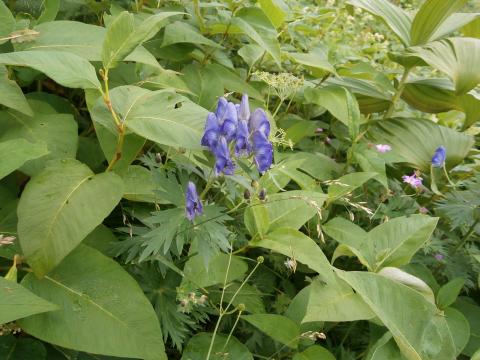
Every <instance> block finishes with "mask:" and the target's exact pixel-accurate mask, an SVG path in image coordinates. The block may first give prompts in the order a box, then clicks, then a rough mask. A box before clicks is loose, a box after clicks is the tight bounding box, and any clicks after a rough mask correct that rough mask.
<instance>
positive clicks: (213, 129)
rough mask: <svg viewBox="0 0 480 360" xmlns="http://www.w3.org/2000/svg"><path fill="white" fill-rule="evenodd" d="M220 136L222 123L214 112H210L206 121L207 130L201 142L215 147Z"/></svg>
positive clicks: (211, 147)
mask: <svg viewBox="0 0 480 360" xmlns="http://www.w3.org/2000/svg"><path fill="white" fill-rule="evenodd" d="M219 136H220V124H219V122H218V118H217V116H216V115H215V114H214V113H209V114H208V116H207V122H206V123H205V132H204V133H203V137H202V141H201V144H202V145H203V146H208V147H209V148H210V149H214V148H215V146H216V145H217V142H218V137H219Z"/></svg>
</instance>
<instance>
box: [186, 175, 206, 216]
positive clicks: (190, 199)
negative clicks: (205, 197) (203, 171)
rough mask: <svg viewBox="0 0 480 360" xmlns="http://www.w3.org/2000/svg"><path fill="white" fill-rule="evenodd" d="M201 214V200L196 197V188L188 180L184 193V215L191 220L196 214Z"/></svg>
mask: <svg viewBox="0 0 480 360" xmlns="http://www.w3.org/2000/svg"><path fill="white" fill-rule="evenodd" d="M202 214H203V205H202V201H201V200H200V198H199V197H198V194H197V188H196V187H195V184H194V183H193V182H191V181H189V182H188V185H187V192H186V194H185V216H186V217H187V219H188V220H190V221H193V219H195V217H196V216H199V215H202Z"/></svg>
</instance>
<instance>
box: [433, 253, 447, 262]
mask: <svg viewBox="0 0 480 360" xmlns="http://www.w3.org/2000/svg"><path fill="white" fill-rule="evenodd" d="M443 259H445V256H443V255H442V254H435V260H437V261H442V260H443Z"/></svg>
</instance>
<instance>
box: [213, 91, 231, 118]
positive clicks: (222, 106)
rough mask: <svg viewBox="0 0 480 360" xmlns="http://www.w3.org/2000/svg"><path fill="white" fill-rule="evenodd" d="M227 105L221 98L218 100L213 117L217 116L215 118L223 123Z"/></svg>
mask: <svg viewBox="0 0 480 360" xmlns="http://www.w3.org/2000/svg"><path fill="white" fill-rule="evenodd" d="M227 104H228V101H227V99H225V98H224V97H223V96H222V97H221V98H219V99H218V102H217V110H215V115H217V118H218V119H219V120H220V121H223V118H224V117H225V113H226V112H227Z"/></svg>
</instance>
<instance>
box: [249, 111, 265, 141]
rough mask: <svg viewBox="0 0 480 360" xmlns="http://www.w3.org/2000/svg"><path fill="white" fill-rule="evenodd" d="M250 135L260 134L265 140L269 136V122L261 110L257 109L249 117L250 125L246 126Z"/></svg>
mask: <svg viewBox="0 0 480 360" xmlns="http://www.w3.org/2000/svg"><path fill="white" fill-rule="evenodd" d="M248 127H249V130H250V133H254V132H255V131H259V132H261V133H262V134H263V135H264V136H265V138H267V139H268V137H269V136H270V122H269V121H268V118H267V114H266V113H265V111H264V110H263V109H257V110H255V111H254V112H253V114H252V116H251V117H250V123H249V124H248Z"/></svg>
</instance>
